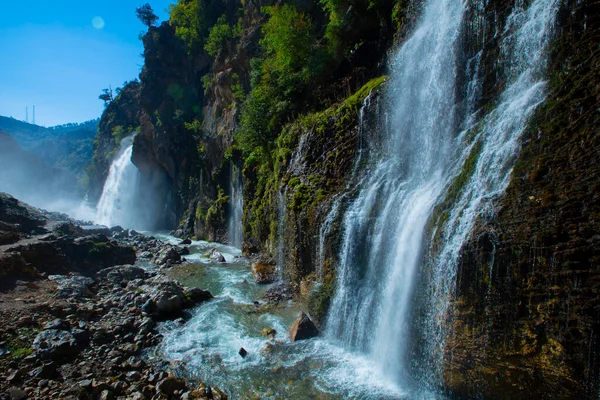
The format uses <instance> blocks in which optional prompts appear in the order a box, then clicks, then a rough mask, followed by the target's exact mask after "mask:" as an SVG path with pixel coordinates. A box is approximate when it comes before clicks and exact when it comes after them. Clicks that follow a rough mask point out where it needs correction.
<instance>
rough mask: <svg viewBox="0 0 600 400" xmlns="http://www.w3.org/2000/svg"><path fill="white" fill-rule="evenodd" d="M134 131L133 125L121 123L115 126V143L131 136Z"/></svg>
mask: <svg viewBox="0 0 600 400" xmlns="http://www.w3.org/2000/svg"><path fill="white" fill-rule="evenodd" d="M132 131H133V128H132V127H127V128H125V127H122V126H121V125H117V126H115V127H114V128H113V130H112V136H113V138H114V139H115V144H117V145H118V144H119V143H121V141H122V140H123V139H125V138H126V137H127V136H129V135H130V134H131V132H132Z"/></svg>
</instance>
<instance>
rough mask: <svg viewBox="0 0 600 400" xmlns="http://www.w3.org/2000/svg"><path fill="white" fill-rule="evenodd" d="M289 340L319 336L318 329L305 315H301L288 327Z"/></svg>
mask: <svg viewBox="0 0 600 400" xmlns="http://www.w3.org/2000/svg"><path fill="white" fill-rule="evenodd" d="M289 334H290V340H291V341H292V342H295V341H297V340H304V339H310V338H313V337H315V336H318V335H319V329H318V328H317V327H316V326H315V324H314V323H313V322H312V320H311V319H310V318H309V317H308V315H306V314H305V313H301V314H300V316H299V317H298V319H296V321H295V322H294V324H293V325H292V326H291V327H290V330H289Z"/></svg>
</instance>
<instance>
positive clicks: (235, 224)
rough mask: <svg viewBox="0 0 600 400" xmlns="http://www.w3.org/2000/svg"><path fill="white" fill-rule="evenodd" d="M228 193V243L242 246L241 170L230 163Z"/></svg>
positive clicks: (242, 205)
mask: <svg viewBox="0 0 600 400" xmlns="http://www.w3.org/2000/svg"><path fill="white" fill-rule="evenodd" d="M229 181H230V185H231V186H230V192H229V193H230V195H229V201H230V205H231V212H230V213H229V221H228V224H227V225H228V236H229V237H228V239H229V244H230V245H232V246H234V247H238V248H241V247H242V240H243V234H242V217H243V214H244V198H243V193H242V172H241V171H240V169H239V168H238V167H237V166H236V165H235V164H234V163H231V173H230V180H229Z"/></svg>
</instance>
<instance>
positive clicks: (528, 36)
mask: <svg viewBox="0 0 600 400" xmlns="http://www.w3.org/2000/svg"><path fill="white" fill-rule="evenodd" d="M559 5H560V0H536V1H534V2H533V3H531V5H530V6H529V8H528V9H525V8H524V7H523V5H522V4H521V3H519V2H518V4H517V5H516V6H515V8H514V10H513V12H512V13H511V15H510V16H509V18H508V20H507V22H506V26H505V29H504V35H503V36H504V39H503V41H502V44H501V49H500V50H501V54H502V55H503V56H504V57H503V59H502V61H503V63H504V65H505V68H504V75H505V76H504V80H505V82H507V83H508V85H507V86H506V89H505V90H504V92H503V93H502V94H501V95H500V99H499V102H498V105H497V106H496V108H495V109H493V110H492V111H491V112H490V113H488V114H487V115H486V116H485V117H483V119H482V120H481V121H480V122H479V124H478V125H477V126H475V127H474V128H473V131H475V132H477V135H476V136H475V138H474V139H468V137H469V136H470V133H471V131H469V130H467V131H465V132H463V133H462V135H461V137H460V139H461V140H462V141H472V143H473V144H472V145H471V146H464V151H463V153H462V160H463V161H464V160H466V159H467V158H469V157H472V156H474V155H475V156H477V164H476V166H475V168H474V171H473V174H472V176H471V178H470V180H469V181H468V183H467V184H466V185H465V187H464V189H463V190H462V193H461V195H460V196H459V198H458V199H457V200H456V202H455V204H454V205H453V207H452V209H451V210H450V211H449V214H448V218H447V220H446V222H445V224H444V227H443V229H442V228H440V229H442V230H441V232H440V237H441V240H440V243H442V244H443V245H442V246H441V249H440V250H439V251H438V252H437V254H435V255H434V258H433V262H432V265H433V268H432V270H433V275H432V282H431V283H430V287H431V289H432V291H431V294H430V297H429V299H430V305H429V316H428V322H427V325H426V329H425V332H424V333H425V337H426V342H427V343H429V353H430V355H431V357H432V359H433V361H434V362H433V363H432V364H433V366H437V367H438V368H439V367H441V366H442V365H443V362H442V358H443V354H442V352H443V348H444V340H445V338H446V336H447V334H448V332H447V329H448V328H447V327H448V326H449V325H450V321H448V311H449V310H448V308H449V299H450V298H451V296H452V295H453V293H454V289H455V281H456V273H457V267H458V259H459V252H460V249H461V247H462V245H463V243H464V242H465V241H466V240H467V239H468V236H469V233H470V232H471V230H472V228H473V225H474V223H475V221H476V219H477V218H478V217H483V218H491V217H493V212H494V210H493V203H492V200H493V199H495V198H497V196H498V195H500V194H501V193H502V192H503V191H504V190H505V189H506V187H507V186H508V184H509V182H510V175H511V171H512V167H513V164H514V161H515V159H516V156H517V153H518V151H519V148H520V145H519V138H520V136H521V134H522V133H523V131H524V129H525V127H526V124H527V121H528V119H529V118H530V117H531V115H532V114H533V111H534V110H535V108H536V107H537V106H538V105H539V104H540V103H541V102H542V101H543V100H544V93H545V82H544V81H543V80H542V74H543V72H544V67H545V64H546V48H547V45H548V43H549V41H550V39H551V36H552V31H553V29H552V28H553V26H554V21H555V17H556V14H557V13H558V8H559ZM461 165H462V163H461ZM436 234H438V232H433V235H434V236H435V235H436ZM490 284H491V281H490ZM429 369H430V371H432V373H435V368H429Z"/></svg>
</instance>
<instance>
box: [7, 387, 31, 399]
mask: <svg viewBox="0 0 600 400" xmlns="http://www.w3.org/2000/svg"><path fill="white" fill-rule="evenodd" d="M8 395H9V396H10V400H23V399H26V398H27V393H26V392H25V391H24V390H23V389H19V388H17V387H12V388H10V389H8Z"/></svg>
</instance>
